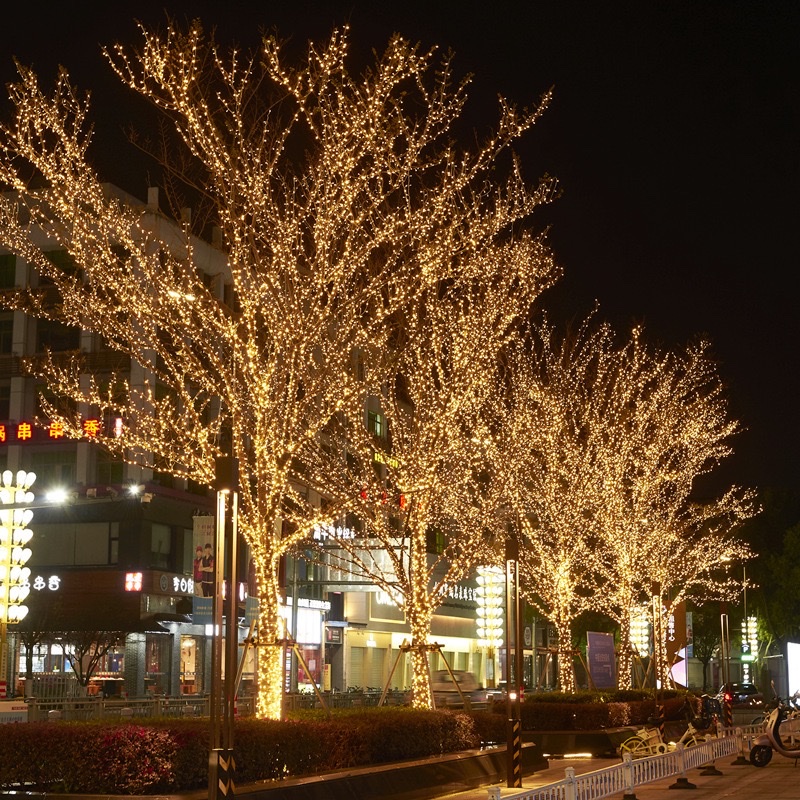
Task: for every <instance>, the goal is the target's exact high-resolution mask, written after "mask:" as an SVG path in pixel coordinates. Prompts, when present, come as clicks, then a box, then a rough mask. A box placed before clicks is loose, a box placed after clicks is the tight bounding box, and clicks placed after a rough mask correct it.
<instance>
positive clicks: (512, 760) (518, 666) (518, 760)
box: [506, 537, 522, 787]
mask: <svg viewBox="0 0 800 800" xmlns="http://www.w3.org/2000/svg"><path fill="white" fill-rule="evenodd" d="M519 616H520V615H519V548H518V545H517V541H516V539H514V538H512V537H509V538H508V539H506V697H507V700H506V704H507V710H508V745H507V748H506V753H507V785H508V786H509V787H521V786H522V722H521V719H520V716H521V714H520V710H521V698H520V695H521V690H522V639H521V637H520V634H519V632H520V619H519ZM512 644H513V647H514V649H513V658H512V649H511V648H512Z"/></svg>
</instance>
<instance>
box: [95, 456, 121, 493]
mask: <svg viewBox="0 0 800 800" xmlns="http://www.w3.org/2000/svg"><path fill="white" fill-rule="evenodd" d="M124 466H125V465H124V464H123V463H122V459H121V458H120V457H119V456H116V455H112V454H111V453H108V452H106V451H105V450H100V449H99V448H98V449H97V470H96V481H97V483H98V484H99V485H102V484H105V485H107V486H112V485H114V484H117V483H122V479H123V474H124Z"/></svg>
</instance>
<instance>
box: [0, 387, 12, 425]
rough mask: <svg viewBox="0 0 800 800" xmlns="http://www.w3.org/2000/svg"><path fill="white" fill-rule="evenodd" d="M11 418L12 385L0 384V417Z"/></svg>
mask: <svg viewBox="0 0 800 800" xmlns="http://www.w3.org/2000/svg"><path fill="white" fill-rule="evenodd" d="M10 418H11V386H10V384H0V419H10Z"/></svg>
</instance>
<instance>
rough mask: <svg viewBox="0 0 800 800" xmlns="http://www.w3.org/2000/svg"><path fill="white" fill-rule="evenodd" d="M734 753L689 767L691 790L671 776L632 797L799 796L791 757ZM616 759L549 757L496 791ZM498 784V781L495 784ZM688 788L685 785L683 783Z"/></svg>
mask: <svg viewBox="0 0 800 800" xmlns="http://www.w3.org/2000/svg"><path fill="white" fill-rule="evenodd" d="M733 760H734V757H733V756H731V757H730V759H722V760H719V761H717V762H716V764H715V766H716V768H717V769H718V770H719V771H720V772H722V775H703V774H701V770H692V771H691V772H689V773H688V775H687V778H688V780H689V782H690V783H691V784H694V786H695V787H696V788H695V789H693V790H691V793H690V794H689V795H688V796H686V795H681V794H680V793H679V792H676V791H675V790H673V789H670V787H671V786H672V785H673V784H674V783H675V780H676V779H675V778H674V777H673V778H669V779H665V780H660V781H654V782H653V783H646V784H644V785H642V786H637V787H636V789H635V792H636V800H680V798H681V797H682V796H683V797H686V800H728V798H734V797H735V798H739V799H740V800H751V799H752V798H757V800H800V770H797V769H795V761H794V760H793V759H788V758H784V757H783V756H780V755H778V754H777V753H775V754H773V756H772V761H770V763H769V764H768V765H767V766H766V767H753V766H751V765H750V764H746V765H735V766H734V765H733V764H732V763H731V762H733ZM616 763H618V759H609V758H551V759H550V767H549V769H546V770H542V771H540V772H536V773H533V774H531V775H527V776H525V777H523V779H522V788H521V789H509V788H507V787H506V786H505V784H500V795H501V797H503V798H504V800H507V799H510V798H513V797H514V796H515V795H519V794H520V793H523V794H524V792H525V791H526V790H530V789H535V788H536V787H538V786H544V785H546V784H548V783H554V782H556V781H560V780H562V779H563V778H564V775H565V773H564V769H565V768H566V767H573V768H574V769H575V772H576V773H578V774H580V773H583V772H592V771H594V770H598V769H603V768H604V767H608V766H612V765H613V764H616ZM495 785H498V784H495ZM685 788H687V789H688V788H689V787H685ZM488 797H489V789H488V787H486V786H484V787H482V788H480V789H471V790H469V791H466V792H457V793H456V794H450V795H446V796H444V797H440V798H439V800H487V798H488ZM621 798H622V794H619V795H614V796H613V800H621Z"/></svg>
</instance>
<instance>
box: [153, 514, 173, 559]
mask: <svg viewBox="0 0 800 800" xmlns="http://www.w3.org/2000/svg"><path fill="white" fill-rule="evenodd" d="M171 562H172V529H171V528H170V527H169V525H162V524H161V523H158V522H154V523H153V525H152V527H151V528H150V566H151V567H153V568H155V569H169V568H170V566H171Z"/></svg>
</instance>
